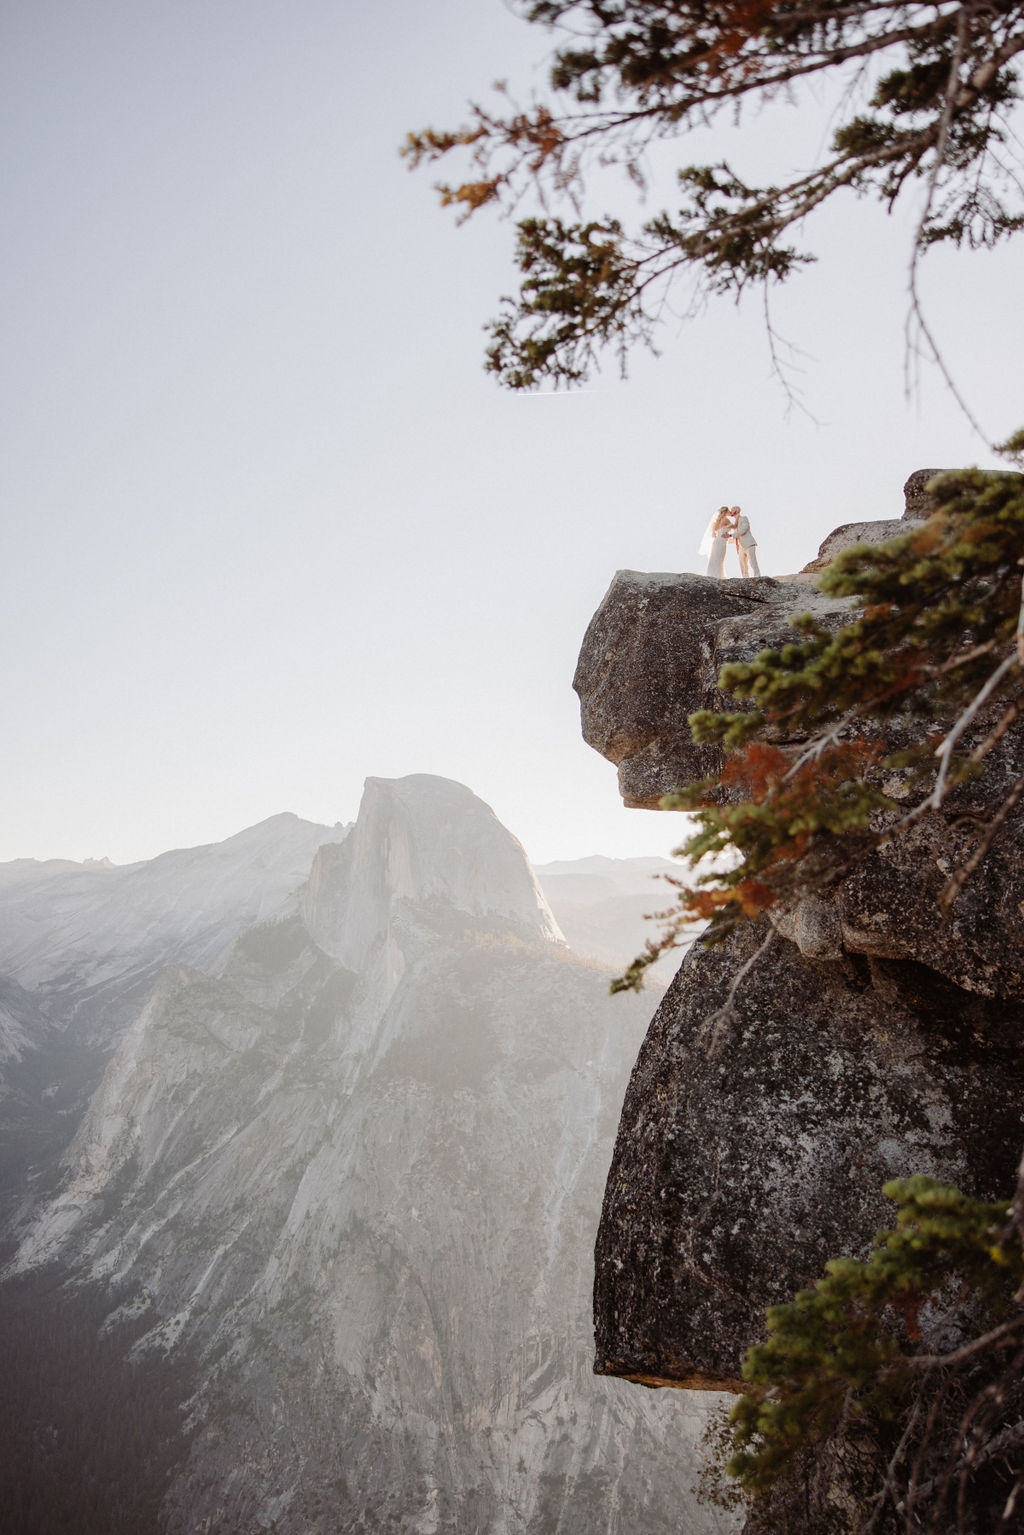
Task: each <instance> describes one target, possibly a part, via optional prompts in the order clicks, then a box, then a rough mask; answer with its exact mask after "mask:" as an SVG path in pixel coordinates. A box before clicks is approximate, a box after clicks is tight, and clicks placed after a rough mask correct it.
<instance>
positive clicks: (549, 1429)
mask: <svg viewBox="0 0 1024 1535" xmlns="http://www.w3.org/2000/svg"><path fill="white" fill-rule="evenodd" d="M649 1010H650V1004H649V1003H648V1002H647V1001H646V999H643V998H636V997H628V998H615V999H612V998H610V997H609V996H608V995H607V977H606V975H605V974H603V973H602V971H601V970H600V969H599V968H595V967H594V966H592V965H589V964H586V963H582V962H580V961H579V960H578V959H576V958H575V957H574V956H573V955H572V953H571V952H570V951H569V950H568V949H567V947H566V945H565V943H564V942H563V941H562V940H561V936H560V933H559V929H558V926H557V924H556V923H555V921H554V920H553V918H552V914H551V911H550V909H549V907H548V903H547V901H546V900H545V898H544V895H543V893H542V891H541V890H540V889H539V887H538V885H537V882H536V881H535V879H534V875H533V872H532V870H531V869H530V866H529V863H528V860H527V859H526V857H525V854H524V853H523V851H522V849H521V847H520V846H519V844H518V843H517V842H516V841H515V839H514V838H512V837H511V836H510V834H509V833H508V832H506V831H505V830H504V828H502V827H501V826H500V823H499V822H497V820H496V819H495V818H494V816H493V813H492V812H491V811H490V810H489V809H488V807H487V806H485V805H483V804H482V802H481V801H479V800H477V799H476V797H475V796H473V795H472V794H471V793H470V791H469V790H467V789H465V788H463V787H462V786H461V785H456V784H451V783H449V782H447V781H445V780H438V779H433V778H430V777H428V776H427V775H414V776H413V777H412V778H410V779H402V780H397V781H387V780H369V781H368V784H367V789H366V793H365V795H364V801H363V805H362V807H361V809H360V815H359V819H358V820H357V822H356V825H355V827H354V829H353V830H352V831H351V832H350V834H349V835H348V836H347V837H346V838H345V839H344V840H343V841H342V842H340V843H336V844H334V845H326V846H321V847H320V848H319V849H318V850H317V851H316V852H315V853H314V855H313V859H312V870H311V872H310V874H309V878H308V879H307V880H306V882H305V883H304V885H303V886H302V887H301V888H300V889H299V890H298V891H297V892H296V895H295V897H294V899H293V900H291V901H290V902H289V903H288V906H287V909H282V910H281V911H280V912H279V913H278V914H277V915H275V916H274V917H272V918H271V919H270V920H265V921H262V922H259V923H257V924H255V925H254V926H251V927H249V928H247V929H246V930H245V931H244V932H243V933H241V934H240V935H239V936H238V937H237V939H236V940H235V942H234V944H233V946H232V948H231V951H230V953H229V956H228V958H227V960H226V962H225V964H224V965H223V967H222V970H221V973H220V974H219V975H216V976H213V975H209V974H204V973H201V972H200V971H198V970H196V969H194V968H192V967H189V966H183V965H172V966H170V967H168V968H166V969H165V970H164V971H163V972H162V974H161V976H160V979H159V981H158V982H157V984H156V986H155V988H154V989H153V991H152V994H151V996H150V998H149V1001H148V1002H147V1004H146V1006H145V1008H144V1009H143V1010H142V1011H141V1012H140V1013H139V1015H138V1017H137V1018H136V1019H135V1020H134V1022H132V1023H131V1025H130V1026H129V1028H128V1029H127V1032H125V1033H124V1036H123V1038H122V1040H121V1043H120V1045H119V1047H118V1049H117V1050H116V1052H115V1053H114V1055H113V1057H112V1059H111V1060H110V1063H109V1066H108V1067H107V1070H106V1073H105V1075H104V1078H103V1081H102V1083H101V1085H100V1087H99V1089H98V1091H97V1092H96V1094H95V1095H94V1097H93V1099H92V1102H91V1104H90V1107H89V1110H88V1112H87V1114H86V1116H85V1118H84V1120H83V1122H82V1124H81V1126H80V1128H79V1131H78V1133H77V1135H76V1136H75V1139H74V1141H73V1143H72V1145H71V1147H70V1148H69V1152H68V1155H67V1157H66V1160H65V1177H64V1183H63V1186H62V1187H61V1188H60V1189H58V1190H57V1191H56V1193H55V1194H54V1195H52V1196H51V1197H49V1198H47V1199H46V1200H45V1201H43V1202H42V1204H41V1205H40V1206H38V1208H37V1209H36V1211H35V1214H34V1216H33V1217H32V1219H31V1220H30V1221H29V1222H28V1224H27V1226H23V1228H22V1240H21V1243H20V1251H19V1255H18V1259H17V1263H16V1267H17V1269H18V1270H19V1271H20V1273H21V1274H22V1275H23V1276H26V1277H27V1276H30V1275H31V1273H32V1272H34V1271H36V1270H37V1269H38V1268H39V1266H40V1265H44V1264H47V1265H50V1266H51V1271H52V1269H53V1266H54V1265H59V1266H62V1267H63V1268H64V1269H65V1270H66V1271H67V1272H68V1273H69V1274H74V1275H75V1276H76V1277H77V1278H78V1280H79V1281H80V1282H81V1281H83V1280H89V1281H91V1283H92V1284H93V1285H94V1286H95V1285H104V1286H108V1287H109V1289H110V1295H111V1301H110V1305H111V1315H110V1318H109V1320H108V1323H107V1332H108V1335H109V1336H111V1337H114V1338H116V1337H117V1336H118V1329H119V1328H120V1327H122V1326H124V1327H127V1326H128V1324H129V1323H130V1324H131V1329H132V1330H131V1332H130V1334H126V1336H128V1335H130V1336H131V1337H132V1338H133V1339H134V1340H136V1341H134V1343H133V1347H134V1349H135V1350H136V1352H140V1353H142V1354H145V1355H147V1356H148V1357H154V1358H155V1357H159V1356H160V1355H162V1354H166V1355H167V1357H168V1358H169V1359H176V1358H178V1357H179V1356H180V1357H182V1358H192V1357H195V1358H197V1359H198V1360H199V1365H198V1367H197V1369H198V1373H197V1374H196V1376H195V1378H194V1382H193V1387H192V1391H193V1394H192V1396H191V1398H190V1404H189V1415H190V1423H191V1429H190V1431H189V1434H188V1435H187V1436H184V1437H183V1438H182V1441H181V1445H180V1449H179V1453H178V1459H177V1462H176V1465H175V1468H174V1474H173V1478H172V1481H171V1484H170V1487H169V1490H168V1494H167V1497H166V1499H165V1502H164V1521H165V1523H164V1528H165V1530H166V1535H192V1532H193V1531H196V1530H201V1529H209V1530H211V1531H213V1530H215V1531H217V1535H243V1532H244V1535H251V1531H253V1530H255V1529H258V1528H268V1529H269V1528H273V1529H274V1530H275V1531H277V1532H278V1535H378V1532H379V1535H384V1532H385V1531H388V1532H392V1531H394V1532H408V1535H467V1532H470V1531H472V1532H473V1535H577V1532H579V1531H581V1530H585V1529H590V1528H601V1529H603V1530H606V1531H607V1532H609V1535H633V1532H634V1531H637V1530H641V1529H642V1530H644V1531H645V1535H669V1532H671V1535H698V1532H712V1531H725V1530H727V1529H730V1528H732V1524H731V1522H730V1521H729V1520H728V1519H727V1518H725V1517H724V1516H720V1515H718V1514H716V1513H714V1512H709V1511H707V1510H702V1509H698V1508H697V1506H696V1505H695V1503H694V1501H693V1499H692V1496H691V1495H690V1493H689V1491H688V1489H689V1485H690V1482H691V1481H692V1480H693V1475H694V1472H693V1464H694V1462H693V1451H692V1445H693V1443H694V1440H695V1438H696V1436H697V1435H698V1433H699V1431H700V1429H701V1426H702V1423H703V1413H702V1410H701V1411H698V1410H695V1408H693V1407H691V1405H690V1403H689V1400H688V1398H686V1397H685V1396H680V1395H676V1394H673V1395H672V1396H671V1397H656V1396H654V1395H652V1394H647V1393H639V1392H636V1391H634V1390H632V1389H631V1388H629V1387H626V1386H623V1385H622V1384H621V1383H618V1382H615V1383H611V1384H610V1385H609V1384H608V1383H597V1382H595V1381H594V1379H593V1376H592V1374H591V1370H590V1351H591V1340H590V1326H589V1297H590V1288H591V1278H592V1275H591V1260H590V1252H591V1246H592V1240H593V1229H594V1223H595V1221H596V1214H597V1208H598V1203H599V1198H600V1189H601V1185H602V1182H603V1178H604V1172H605V1169H606V1166H607V1162H608V1159H609V1157H610V1154H611V1145H612V1134H613V1127H614V1124H615V1120H616V1117H617V1114H618V1109H619V1104H620V1101H621V1096H622V1092H623V1089H624V1086H625V1081H626V1077H627V1075H628V1072H629V1067H630V1063H631V1060H632V1057H633V1054H634V1053H635V1050H636V1048H637V1045H638V1043H639V1040H640V1037H641V1035H642V1032H643V1029H644V1026H645V1023H646V1018H647V1014H648V1012H649ZM140 1328H141V1329H143V1336H142V1337H141V1339H140V1338H139V1336H138V1334H139V1330H140ZM182 1350H185V1351H186V1352H185V1353H184V1354H183V1353H182ZM704 1406H705V1404H704V1403H702V1404H701V1409H703V1407H704Z"/></svg>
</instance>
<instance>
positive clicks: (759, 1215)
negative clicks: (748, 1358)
mask: <svg viewBox="0 0 1024 1535" xmlns="http://www.w3.org/2000/svg"><path fill="white" fill-rule="evenodd" d="M771 934H772V929H771V928H770V926H769V925H768V924H767V923H766V922H764V923H763V924H761V925H760V926H759V927H758V928H751V929H748V930H745V931H743V932H742V933H740V934H737V935H736V936H735V937H734V938H733V939H732V940H730V941H729V942H727V943H726V944H724V945H722V947H721V948H719V949H715V950H712V951H705V950H701V949H699V948H697V949H694V950H691V953H690V955H689V956H688V957H687V959H686V960H685V961H684V963H683V966H682V969H681V971H680V973H679V975H678V977H677V979H676V981H675V982H674V983H673V986H672V987H671V988H670V990H669V992H668V993H667V994H666V997H665V1000H664V1001H663V1003H662V1005H661V1007H660V1008H659V1009H658V1012H657V1014H656V1015H655V1018H654V1021H653V1023H652V1025H651V1028H650V1031H649V1033H648V1036H647V1039H646V1040H645V1042H644V1045H643V1048H642V1049H641V1052H640V1057H639V1060H638V1061H637V1065H636V1068H635V1070H634V1072H633V1076H632V1079H631V1081H630V1085H629V1090H628V1092H627V1094H626V1100H625V1105H624V1107H623V1113H622V1119H621V1123H620V1127H619V1136H618V1141H617V1143H616V1149H615V1156H614V1159H613V1162H612V1167H611V1171H610V1173H609V1177H608V1184H607V1188H606V1191H605V1199H604V1210H603V1214H602V1219H601V1227H600V1234H599V1236H598V1243H597V1270H596V1280H595V1289H594V1295H595V1318H596V1365H595V1367H596V1369H597V1371H598V1373H599V1374H611V1375H624V1376H626V1377H628V1378H629V1379H632V1380H641V1381H644V1382H646V1383H647V1384H657V1385H683V1386H692V1387H717V1388H725V1389H737V1390H738V1389H739V1370H740V1364H741V1362H742V1359H743V1355H744V1353H745V1352H746V1349H747V1348H748V1346H749V1345H750V1344H751V1343H752V1342H756V1341H757V1340H758V1339H759V1338H760V1337H761V1336H763V1332H764V1313H765V1308H766V1307H767V1306H770V1305H777V1304H779V1303H781V1302H783V1301H786V1300H790V1299H792V1296H793V1295H794V1293H795V1292H796V1290H798V1289H801V1288H806V1287H808V1286H809V1285H812V1284H813V1283H814V1281H815V1280H816V1279H818V1278H820V1276H821V1275H822V1274H823V1272H824V1267H825V1263H826V1261H827V1260H828V1259H829V1258H834V1257H838V1256H840V1255H841V1254H850V1255H853V1256H861V1255H863V1253H864V1252H865V1251H866V1249H867V1247H868V1246H869V1245H870V1239H871V1237H872V1235H873V1233H874V1232H875V1231H876V1230H877V1229H878V1228H879V1227H882V1226H885V1225H889V1224H891V1216H892V1206H891V1205H890V1204H889V1202H888V1201H887V1200H886V1199H885V1198H884V1197H883V1195H882V1193H881V1189H882V1185H883V1184H884V1183H885V1182H887V1181H888V1180H889V1179H890V1178H896V1177H909V1176H911V1175H912V1174H914V1173H929V1174H931V1175H932V1176H933V1177H937V1178H941V1179H943V1180H944V1181H947V1182H951V1183H956V1184H958V1185H959V1186H960V1187H961V1188H962V1189H964V1190H965V1191H967V1192H969V1193H971V1194H975V1195H977V1196H979V1197H982V1198H985V1199H994V1198H998V1197H999V1195H1000V1194H1006V1193H1008V1192H1009V1190H1010V1189H1011V1188H1012V1178H1013V1169H1014V1167H1015V1165H1016V1162H1017V1160H1018V1158H1019V1156H1020V1146H1021V1140H1022V1132H1021V1123H1022V1113H1024V1078H1022V1071H1021V1066H1020V1060H1019V1038H1020V1023H1021V1016H1020V1008H1019V1006H1017V1005H1014V1004H1012V1003H1007V1002H1005V1001H1000V1002H989V1001H988V1000H986V999H984V998H982V997H980V996H978V995H976V994H971V993H969V992H964V991H962V990H960V988H958V987H957V986H955V985H953V984H952V983H950V982H947V981H945V980H944V979H943V978H942V977H941V976H940V975H939V974H938V973H937V972H936V971H934V970H931V969H928V968H926V967H925V966H923V965H917V964H914V963H912V962H908V961H905V960H899V961H893V960H868V959H865V958H863V957H861V956H855V955H851V956H846V957H844V958H841V959H831V960H813V959H805V958H804V957H803V955H801V954H800V952H799V951H798V950H797V949H796V947H795V945H793V944H792V943H790V942H789V941H787V940H786V939H784V938H782V937H781V935H775V936H774V941H773V942H772V943H771V944H769V946H768V948H767V949H766V950H765V952H764V954H763V955H762V957H761V958H760V960H759V961H757V962H756V963H755V965H754V966H753V968H752V969H751V971H750V973H749V974H748V975H747V977H746V979H745V980H744V982H743V985H742V987H741V989H740V992H739V994H738V996H737V999H736V1001H735V1003H734V1007H733V1009H732V1015H731V1017H730V1018H729V1019H728V1020H727V1021H726V1022H722V1021H720V1020H716V1019H715V1017H714V1014H715V1012H716V1010H717V1009H718V1008H720V1007H721V1005H722V1003H723V1002H724V1000H725V995H726V992H727V990H728V986H729V982H730V980H731V978H732V976H733V975H734V974H735V971H736V968H737V967H738V966H739V965H740V964H742V963H743V962H744V961H745V960H746V959H749V958H750V957H751V956H752V955H753V954H754V953H755V952H756V950H757V949H758V947H759V946H760V944H762V943H763V942H764V939H765V938H766V937H767V936H769V935H771Z"/></svg>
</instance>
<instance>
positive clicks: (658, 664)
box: [572, 570, 848, 810]
mask: <svg viewBox="0 0 1024 1535" xmlns="http://www.w3.org/2000/svg"><path fill="white" fill-rule="evenodd" d="M847 606H848V604H847V603H846V602H845V601H841V602H840V601H836V600H834V599H829V598H826V597H824V596H823V595H822V594H821V593H820V592H818V591H817V590H816V589H815V588H813V587H810V586H807V585H801V584H799V583H796V582H783V581H776V580H774V579H773V578H772V577H769V576H759V577H749V578H745V579H744V578H741V579H738V580H730V581H718V580H716V579H715V578H714V577H710V576H694V575H688V574H683V575H667V574H649V573H645V572H642V571H637V570H620V571H618V573H617V574H616V576H615V579H614V580H613V581H612V584H611V586H610V587H609V589H608V591H607V593H606V595H605V598H604V600H603V602H602V603H601V606H600V607H599V608H598V610H597V612H596V613H595V614H594V617H593V618H592V619H591V621H590V625H589V627H588V629H587V632H586V636H585V638H584V640H583V647H582V649H581V651H580V658H579V663H578V665H577V667H576V675H575V677H574V678H573V684H572V685H573V687H574V688H575V690H576V692H577V693H578V694H579V699H580V713H581V720H582V729H583V739H584V740H585V741H586V742H587V744H588V745H589V746H592V747H593V748H594V750H595V751H598V752H600V753H601V755H602V756H603V757H607V758H608V760H609V761H610V762H614V763H615V764H616V766H617V767H618V769H619V791H620V793H621V795H622V799H623V803H624V804H626V805H627V806H629V807H631V808H633V809H648V810H657V809H659V801H660V799H661V796H662V795H663V794H668V793H669V792H670V791H671V790H673V789H678V788H679V786H680V785H681V784H684V783H688V782H690V781H691V780H692V779H695V778H703V777H705V776H707V775H710V774H715V773H717V772H718V770H719V768H720V766H721V760H722V758H721V752H720V751H719V750H718V748H717V747H715V746H695V745H694V743H693V741H692V740H691V738H690V728H689V725H688V724H687V717H688V716H689V715H690V714H692V713H693V712H694V710H696V709H720V708H725V707H728V706H729V705H728V702H727V699H726V697H725V695H724V694H722V693H721V692H720V691H719V688H718V673H719V671H720V670H721V668H722V667H723V666H724V665H725V663H726V662H727V661H732V660H743V659H748V658H749V657H750V656H753V655H755V654H756V653H757V651H759V650H764V649H765V648H767V647H769V646H773V645H781V644H785V642H786V641H787V640H789V639H792V638H793V631H792V627H791V624H790V619H791V618H792V616H793V615H794V614H796V613H805V612H809V611H813V612H814V613H815V614H817V615H818V616H819V617H822V618H823V619H828V618H830V617H834V618H835V619H836V621H840V620H841V617H842V615H843V614H844V613H845V611H846V609H847Z"/></svg>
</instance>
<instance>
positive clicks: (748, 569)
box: [700, 506, 761, 581]
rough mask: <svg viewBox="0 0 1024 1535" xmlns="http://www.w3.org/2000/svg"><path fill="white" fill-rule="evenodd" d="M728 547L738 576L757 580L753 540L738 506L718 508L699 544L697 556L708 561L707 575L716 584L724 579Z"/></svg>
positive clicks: (747, 522) (754, 539)
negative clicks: (736, 560) (732, 550)
mask: <svg viewBox="0 0 1024 1535" xmlns="http://www.w3.org/2000/svg"><path fill="white" fill-rule="evenodd" d="M731 543H732V544H735V545H736V553H737V554H738V555H739V560H740V575H741V576H759V575H760V574H761V570H760V567H759V566H758V563H757V539H756V538H755V537H754V535H753V533H752V532H751V531H750V522H749V521H748V519H747V518H746V517H745V516H744V515H743V512H742V511H741V510H740V508H739V507H738V506H733V507H728V506H720V507H719V508H718V511H717V512H716V513H715V515H714V516H713V517H712V519H711V521H710V522H709V523H708V525H707V528H706V529H705V532H704V537H703V538H702V539H701V542H700V553H701V554H703V555H706V556H707V557H708V572H707V573H708V575H709V576H714V577H716V578H717V580H719V581H722V580H724V579H725V554H726V550H727V549H728V547H729V545H730V544H731Z"/></svg>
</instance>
